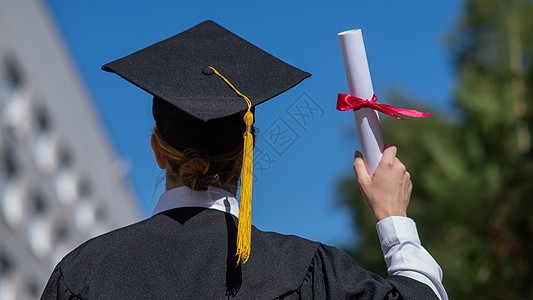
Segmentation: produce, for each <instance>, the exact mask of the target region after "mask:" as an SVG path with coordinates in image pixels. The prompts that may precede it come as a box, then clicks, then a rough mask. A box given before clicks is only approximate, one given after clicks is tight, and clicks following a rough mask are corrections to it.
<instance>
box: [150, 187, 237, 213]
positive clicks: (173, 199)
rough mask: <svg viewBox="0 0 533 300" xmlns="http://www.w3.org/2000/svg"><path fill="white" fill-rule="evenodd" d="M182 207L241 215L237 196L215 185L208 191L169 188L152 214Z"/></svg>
mask: <svg viewBox="0 0 533 300" xmlns="http://www.w3.org/2000/svg"><path fill="white" fill-rule="evenodd" d="M180 207H205V208H209V209H215V210H219V211H222V212H226V213H230V214H232V215H234V216H235V217H237V218H238V217H239V203H238V202H237V199H235V196H234V195H233V194H231V193H230V192H228V191H226V190H224V189H221V188H218V187H214V186H210V187H208V188H207V190H206V191H193V190H191V189H190V188H189V187H186V186H180V187H177V188H173V189H171V190H168V191H166V192H165V193H164V194H163V195H161V197H159V201H157V205H156V206H155V209H154V211H153V212H152V216H154V215H157V214H158V213H161V212H164V211H167V210H170V209H174V208H180Z"/></svg>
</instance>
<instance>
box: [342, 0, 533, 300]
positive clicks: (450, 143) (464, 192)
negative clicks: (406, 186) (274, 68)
mask: <svg viewBox="0 0 533 300" xmlns="http://www.w3.org/2000/svg"><path fill="white" fill-rule="evenodd" d="M531 18H533V1H525V0H468V1H465V3H464V11H463V16H462V19H461V20H460V22H459V24H458V26H457V28H456V29H455V30H454V32H453V33H452V34H450V39H449V40H450V48H451V51H452V54H453V56H454V58H455V62H456V69H457V83H456V89H455V106H456V107H455V111H454V112H453V114H451V115H453V116H454V117H453V118H452V117H450V116H446V115H443V114H442V113H440V114H437V115H436V116H433V117H429V118H424V119H416V120H408V121H406V122H404V123H401V124H398V122H397V121H396V120H389V119H385V118H383V119H385V120H384V121H383V122H382V127H383V132H384V138H385V140H386V141H394V142H395V143H396V144H398V147H399V153H398V156H399V158H400V160H402V161H403V162H404V163H405V165H406V166H407V168H408V170H409V171H410V173H411V175H412V181H413V186H414V190H413V195H412V197H411V204H410V207H409V211H408V214H409V215H410V216H411V217H412V218H413V219H415V221H416V222H417V226H418V230H419V232H420V236H421V239H422V242H423V244H424V246H425V247H426V248H427V249H428V250H429V251H430V253H432V254H433V256H434V257H435V258H436V260H437V261H438V262H439V264H440V265H441V267H442V269H443V271H444V285H445V287H446V289H447V291H448V294H449V296H450V298H451V299H466V298H468V299H518V298H530V299H533V285H531V284H530V283H529V279H530V278H531V277H532V275H533V274H532V267H533V241H532V239H533V222H532V221H531V218H532V216H533V151H532V140H533V134H532V132H533V118H532V112H533V109H532V105H533V104H532V102H533V90H532V87H533V26H531V20H530V19H531ZM389 102H396V103H401V105H403V106H411V107H417V108H420V109H421V110H422V109H423V108H422V107H420V104H416V105H415V104H413V103H414V102H411V105H409V102H410V101H408V100H407V99H406V97H405V96H402V95H401V93H394V94H393V95H391V97H389ZM406 103H407V104H406ZM417 103H418V102H417ZM424 109H426V110H431V108H427V107H426V108H424ZM340 190H341V194H342V195H343V197H342V199H343V200H342V201H343V204H344V205H345V206H346V207H347V208H348V209H349V210H350V211H351V212H352V214H353V216H354V226H355V227H356V229H357V230H356V232H357V234H358V237H359V241H360V243H359V244H358V246H357V247H356V248H355V249H353V251H351V253H352V255H353V256H354V257H355V259H356V260H357V261H358V262H359V263H360V264H361V265H363V266H365V267H367V268H369V269H372V270H375V271H380V270H381V273H385V265H384V263H383V262H382V261H383V258H382V256H381V250H380V249H379V244H378V241H377V237H376V233H375V226H374V223H375V222H374V220H373V216H372V215H371V212H370V211H369V210H368V209H366V208H365V207H364V206H365V204H364V202H363V200H362V198H361V195H360V193H359V191H358V190H357V188H356V187H354V186H353V179H349V180H348V179H346V180H344V181H342V182H341V185H340Z"/></svg>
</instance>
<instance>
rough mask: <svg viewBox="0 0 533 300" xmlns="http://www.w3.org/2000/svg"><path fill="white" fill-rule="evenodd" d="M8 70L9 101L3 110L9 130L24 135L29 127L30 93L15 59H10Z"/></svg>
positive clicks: (13, 133) (19, 136)
mask: <svg viewBox="0 0 533 300" xmlns="http://www.w3.org/2000/svg"><path fill="white" fill-rule="evenodd" d="M6 70H7V101H6V103H5V109H4V110H3V111H2V113H3V119H4V120H6V124H7V126H8V130H9V132H10V133H11V134H12V135H13V136H15V137H16V138H21V137H23V136H24V135H25V134H26V133H27V131H28V129H29V122H27V120H28V112H29V106H30V103H29V95H28V93H27V90H26V89H25V88H24V78H23V76H22V73H21V72H20V69H19V68H18V65H17V64H16V63H15V61H14V60H8V62H7V63H6Z"/></svg>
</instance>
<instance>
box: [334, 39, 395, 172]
mask: <svg viewBox="0 0 533 300" xmlns="http://www.w3.org/2000/svg"><path fill="white" fill-rule="evenodd" d="M338 36H339V42H340V45H341V52H342V60H343V61H344V70H345V71H346V79H347V80H348V88H349V89H350V95H352V96H355V97H358V98H361V99H368V100H370V99H372V96H373V95H374V89H373V88H372V80H371V79H370V71H369V69H368V61H367V59H366V52H365V45H364V43H363V34H362V32H361V29H354V30H348V31H344V32H341V33H339V34H338ZM354 115H355V123H356V125H357V135H358V136H359V144H361V152H362V153H363V158H364V159H365V162H366V166H367V170H368V172H369V173H370V174H372V173H374V171H375V170H376V168H377V166H378V164H379V161H380V160H381V156H382V153H383V148H384V145H383V135H382V134H381V126H380V125H379V116H378V113H377V111H375V110H373V109H370V108H361V109H359V110H357V111H355V112H354Z"/></svg>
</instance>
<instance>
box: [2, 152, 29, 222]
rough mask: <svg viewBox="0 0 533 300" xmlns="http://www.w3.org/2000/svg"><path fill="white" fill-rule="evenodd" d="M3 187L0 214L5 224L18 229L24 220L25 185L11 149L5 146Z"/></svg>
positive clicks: (3, 154)
mask: <svg viewBox="0 0 533 300" xmlns="http://www.w3.org/2000/svg"><path fill="white" fill-rule="evenodd" d="M2 165H3V169H2V170H1V171H2V173H3V174H2V175H3V176H2V177H3V179H4V180H3V186H2V187H0V188H1V189H0V193H1V194H0V197H1V198H0V212H1V214H2V216H3V217H4V219H5V220H6V222H7V224H8V225H9V226H10V227H11V228H12V229H15V228H18V227H19V226H21V225H22V222H23V220H24V206H25V191H26V184H25V182H24V180H23V178H22V177H21V176H19V172H20V170H19V168H18V164H17V161H16V158H15V155H14V152H13V149H12V148H11V147H8V146H7V144H6V146H5V147H4V151H3V153H2Z"/></svg>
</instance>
